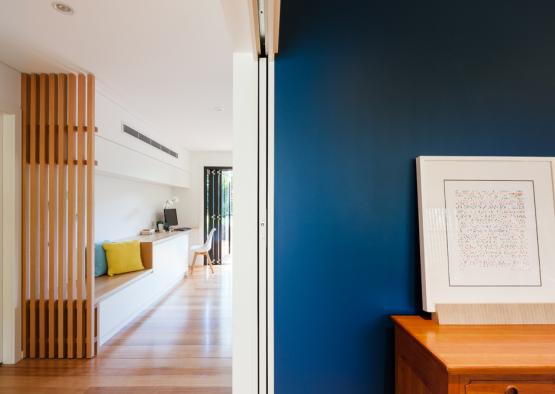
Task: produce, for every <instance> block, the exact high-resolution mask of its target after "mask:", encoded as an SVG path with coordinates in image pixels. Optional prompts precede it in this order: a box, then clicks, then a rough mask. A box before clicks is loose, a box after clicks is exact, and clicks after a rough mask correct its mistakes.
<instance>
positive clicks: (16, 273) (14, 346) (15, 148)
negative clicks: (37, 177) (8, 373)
mask: <svg viewBox="0 0 555 394" xmlns="http://www.w3.org/2000/svg"><path fill="white" fill-rule="evenodd" d="M0 112H3V113H5V114H12V115H15V133H14V134H12V136H11V137H12V138H7V139H5V140H4V142H6V141H9V145H6V144H4V145H3V149H4V151H3V152H2V159H3V161H4V168H3V170H6V164H8V165H10V166H11V177H12V178H13V179H12V182H11V187H8V188H7V190H5V191H6V192H8V194H10V197H11V198H12V199H13V200H12V201H11V203H10V205H11V208H10V209H9V210H10V211H11V212H12V214H13V215H12V219H11V220H12V222H13V225H9V227H10V235H11V237H10V240H9V242H10V244H11V248H10V249H11V250H12V255H13V256H12V258H8V259H6V261H4V259H3V258H2V266H1V268H2V272H3V275H2V285H1V287H2V289H1V290H2V308H1V311H2V316H1V317H2V319H0V320H1V322H2V324H1V326H2V337H3V341H2V342H3V349H2V350H3V357H2V359H3V362H4V363H6V364H10V363H15V362H17V361H18V360H19V359H20V357H21V352H20V350H19V349H20V347H21V335H20V333H21V327H20V322H21V318H20V313H21V310H20V307H19V305H20V295H19V289H20V275H21V274H20V272H21V271H20V266H21V264H20V261H21V253H20V247H19V245H20V242H21V238H20V234H21V222H20V220H21V219H20V217H19V214H18V212H20V209H21V206H20V201H21V169H20V164H19V163H20V160H21V156H20V155H21V137H20V135H21V133H20V132H19V130H21V74H20V73H19V72H18V71H16V70H14V69H12V68H10V67H8V66H6V65H5V64H3V63H0ZM4 132H6V130H4V131H3V133H4ZM10 156H11V157H10ZM7 161H9V163H7ZM0 179H1V177H0ZM10 190H13V192H12V193H10ZM6 203H7V201H3V208H2V209H4V207H6ZM2 216H5V215H2ZM3 219H6V217H4V218H3ZM7 247H8V246H6V245H2V251H4V252H5V251H6V248H7ZM4 254H5V253H4ZM14 338H15V340H14Z"/></svg>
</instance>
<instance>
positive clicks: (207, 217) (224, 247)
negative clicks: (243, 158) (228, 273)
mask: <svg viewBox="0 0 555 394" xmlns="http://www.w3.org/2000/svg"><path fill="white" fill-rule="evenodd" d="M232 223H233V169H232V168H231V167H204V241H205V242H206V240H207V239H208V235H209V233H210V231H211V230H212V229H215V232H214V239H213V244H212V249H211V251H210V252H209V253H210V258H211V259H212V263H213V264H218V265H221V264H231V232H232ZM204 264H206V258H205V262H204Z"/></svg>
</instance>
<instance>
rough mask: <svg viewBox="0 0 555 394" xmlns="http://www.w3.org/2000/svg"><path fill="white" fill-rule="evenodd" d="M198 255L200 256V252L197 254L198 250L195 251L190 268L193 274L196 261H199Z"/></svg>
mask: <svg viewBox="0 0 555 394" xmlns="http://www.w3.org/2000/svg"><path fill="white" fill-rule="evenodd" d="M197 256H198V254H197V252H195V256H194V257H193V262H192V263H191V268H190V271H191V275H192V274H193V272H194V271H195V263H196V261H197Z"/></svg>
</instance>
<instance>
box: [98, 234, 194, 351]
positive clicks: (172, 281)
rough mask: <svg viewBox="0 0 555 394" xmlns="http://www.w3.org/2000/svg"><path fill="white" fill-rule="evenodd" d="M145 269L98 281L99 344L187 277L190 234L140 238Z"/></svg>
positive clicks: (101, 277) (101, 278)
mask: <svg viewBox="0 0 555 394" xmlns="http://www.w3.org/2000/svg"><path fill="white" fill-rule="evenodd" d="M135 239H137V240H139V241H141V259H142V261H143V265H144V266H145V269H144V270H141V271H135V272H129V273H126V274H120V275H115V276H112V277H109V276H107V275H105V276H100V277H98V278H96V279H95V290H94V294H95V306H96V310H97V321H96V332H97V336H98V345H99V346H102V344H104V343H106V341H108V340H109V339H110V338H111V337H112V336H114V335H115V334H116V333H117V332H118V331H119V330H121V329H122V328H123V327H125V325H127V324H129V323H130V322H131V321H132V320H133V319H134V318H135V317H136V316H138V315H139V314H140V313H141V312H143V311H144V310H145V309H147V308H148V307H149V306H150V305H151V304H153V303H154V302H156V301H157V300H159V299H160V298H161V297H162V296H164V295H165V294H166V293H167V292H168V291H170V290H171V289H172V288H173V287H174V286H175V285H176V284H177V283H179V282H180V281H181V280H183V278H184V277H185V276H186V275H187V268H188V265H189V262H188V258H189V257H188V256H189V234H188V232H187V231H184V232H178V233H164V234H157V235H155V236H146V237H137V238H135Z"/></svg>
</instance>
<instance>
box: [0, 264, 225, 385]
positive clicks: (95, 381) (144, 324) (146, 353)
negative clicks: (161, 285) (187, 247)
mask: <svg viewBox="0 0 555 394" xmlns="http://www.w3.org/2000/svg"><path fill="white" fill-rule="evenodd" d="M215 270H216V273H215V274H214V275H212V274H210V272H209V270H207V268H206V267H202V266H200V264H198V265H197V267H196V269H195V272H194V275H193V276H192V277H189V278H187V279H185V280H184V281H183V282H182V283H181V284H179V285H178V286H176V287H175V288H174V289H173V290H172V291H171V292H170V293H169V294H168V295H167V296H166V297H164V298H163V299H162V300H161V301H160V302H158V303H157V304H154V305H153V306H152V307H151V308H149V309H148V310H147V311H145V312H144V313H143V314H142V315H140V316H138V317H137V318H136V319H135V320H134V321H133V322H132V323H130V324H129V325H128V326H127V327H126V328H125V329H124V330H122V331H121V332H120V333H119V334H118V335H116V336H115V337H114V338H112V339H111V340H110V341H108V342H107V343H106V344H105V345H103V346H102V347H101V348H100V351H99V355H98V356H97V357H96V358H95V359H92V360H60V361H58V360H23V361H21V362H20V363H18V364H17V365H14V366H9V365H7V366H2V367H0V393H34V394H39V393H110V394H114V393H116V394H124V393H125V394H128V393H129V394H131V393H199V394H203V393H206V394H208V393H211V394H212V393H213V394H221V393H231V342H232V339H231V334H232V333H231V323H232V322H231V304H232V300H231V279H232V275H231V266H217V267H215ZM154 386H156V387H155V388H154ZM39 387H40V388H39Z"/></svg>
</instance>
